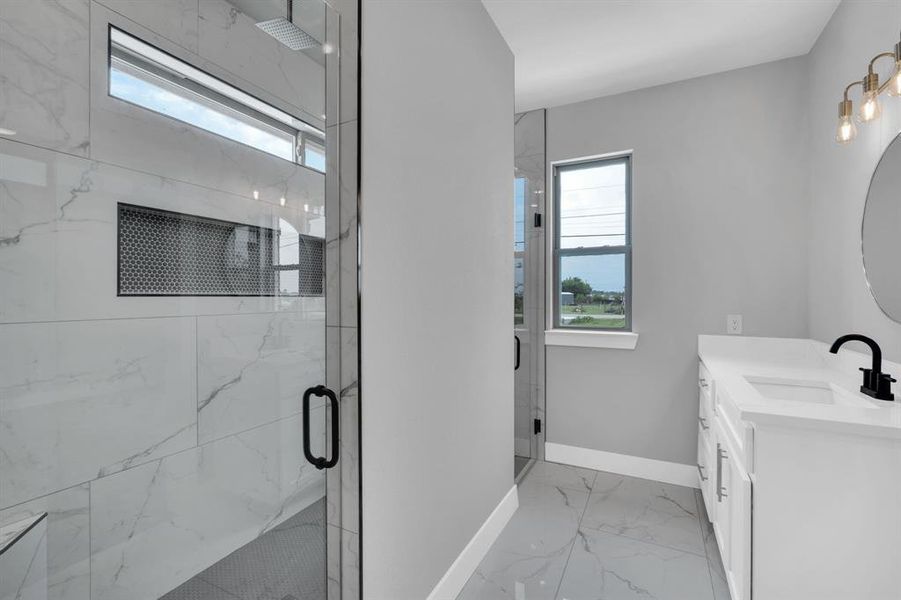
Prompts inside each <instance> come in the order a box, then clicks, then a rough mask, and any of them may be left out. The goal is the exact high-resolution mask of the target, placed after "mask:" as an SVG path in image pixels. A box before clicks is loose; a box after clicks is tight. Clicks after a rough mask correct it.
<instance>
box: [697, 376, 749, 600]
mask: <svg viewBox="0 0 901 600" xmlns="http://www.w3.org/2000/svg"><path fill="white" fill-rule="evenodd" d="M698 387H699V389H700V398H699V400H700V402H699V416H698V473H699V478H700V487H701V495H702V497H703V499H704V505H705V507H706V508H707V515H708V517H709V518H710V520H711V522H712V523H713V530H714V534H715V535H716V539H717V544H718V545H719V549H720V554H721V556H722V559H723V567H724V568H725V572H726V580H727V582H728V584H729V591H730V592H731V594H732V600H751V548H752V539H751V511H752V504H751V478H750V476H749V475H748V469H747V467H746V466H745V463H746V461H745V456H746V452H747V451H748V450H749V449H750V448H749V446H750V443H751V440H752V439H753V431H751V430H750V429H749V428H747V429H746V428H745V426H744V424H742V423H741V422H738V423H733V422H731V421H730V420H729V417H728V415H727V412H728V411H726V410H724V409H722V408H720V407H719V403H718V396H717V390H716V385H715V382H714V380H713V378H712V377H711V376H710V373H709V371H708V370H707V368H706V367H705V366H704V364H703V363H701V365H700V369H699V376H698ZM719 394H720V395H722V394H723V392H719Z"/></svg>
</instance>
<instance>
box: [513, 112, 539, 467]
mask: <svg viewBox="0 0 901 600" xmlns="http://www.w3.org/2000/svg"><path fill="white" fill-rule="evenodd" d="M513 137H514V146H515V152H516V155H515V161H514V185H513V215H514V218H513V223H514V231H513V269H514V271H513V285H514V288H513V313H514V321H513V341H514V352H515V360H514V369H515V370H514V374H513V386H514V409H513V415H514V417H513V418H514V427H513V431H514V476H515V477H516V478H517V479H518V478H520V477H522V476H523V474H524V473H525V469H526V468H527V467H528V466H529V464H530V461H532V460H536V459H537V460H543V459H544V432H545V422H544V421H545V419H544V330H545V310H544V307H545V304H546V303H545V285H544V282H545V259H544V257H545V234H544V231H545V230H544V227H545V222H544V215H545V193H544V192H545V168H546V161H545V111H544V110H543V109H541V110H533V111H530V112H525V113H519V114H517V115H515V116H514V119H513Z"/></svg>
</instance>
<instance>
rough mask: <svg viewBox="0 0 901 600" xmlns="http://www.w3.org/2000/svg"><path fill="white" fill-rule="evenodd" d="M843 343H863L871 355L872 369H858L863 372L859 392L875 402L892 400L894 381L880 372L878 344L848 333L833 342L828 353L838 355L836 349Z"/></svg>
mask: <svg viewBox="0 0 901 600" xmlns="http://www.w3.org/2000/svg"><path fill="white" fill-rule="evenodd" d="M845 342H863V343H864V344H866V345H867V346H869V347H870V351H871V352H872V353H873V367H872V368H871V369H864V368H863V367H861V369H860V370H861V371H863V385H862V386H860V391H861V392H863V393H864V394H866V395H867V396H872V397H873V398H876V399H877V400H889V401H891V400H894V399H895V395H894V394H892V384H893V383H895V381H896V380H895V379H893V378H892V376H891V375H889V374H888V373H883V372H882V349H881V348H880V347H879V344H877V343H876V341H875V340H873V339H870V338H868V337H867V336H865V335H860V334H859V333H849V334H848V335H843V336H842V337H840V338H838V339H837V340H835V342H833V344H832V348H830V349H829V352H831V353H833V354H838V349H839V348H841V347H842V345H843V344H844V343H845Z"/></svg>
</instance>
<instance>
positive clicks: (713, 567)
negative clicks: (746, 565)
mask: <svg viewBox="0 0 901 600" xmlns="http://www.w3.org/2000/svg"><path fill="white" fill-rule="evenodd" d="M696 497H697V502H698V513H699V514H700V518H701V535H702V536H703V537H704V550H705V551H706V552H707V564H708V566H709V567H710V579H711V582H712V583H713V597H714V598H715V599H716V600H732V595H731V594H730V593H729V584H728V583H726V569H725V568H724V567H723V559H722V557H721V556H720V549H719V546H717V543H716V536H715V535H714V533H713V524H712V523H711V522H710V520H709V518H708V517H707V510H706V508H705V507H704V499H703V498H702V497H701V493H700V492H697V494H696Z"/></svg>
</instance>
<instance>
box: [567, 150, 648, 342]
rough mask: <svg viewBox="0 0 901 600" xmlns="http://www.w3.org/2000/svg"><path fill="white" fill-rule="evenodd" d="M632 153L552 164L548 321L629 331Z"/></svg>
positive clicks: (571, 326) (586, 327)
mask: <svg viewBox="0 0 901 600" xmlns="http://www.w3.org/2000/svg"><path fill="white" fill-rule="evenodd" d="M631 176H632V159H631V156H629V155H623V156H616V157H612V158H602V159H592V160H586V161H580V162H573V163H567V164H560V165H557V166H556V167H555V168H554V185H555V193H554V216H555V228H554V246H553V253H554V256H553V264H554V327H555V328H559V329H587V330H613V331H631V328H632V314H631V313H632V310H631V308H632V306H631V288H632V285H631V284H632V281H631V279H632V240H631V232H630V210H631V204H632V202H631V192H632V185H631Z"/></svg>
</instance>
